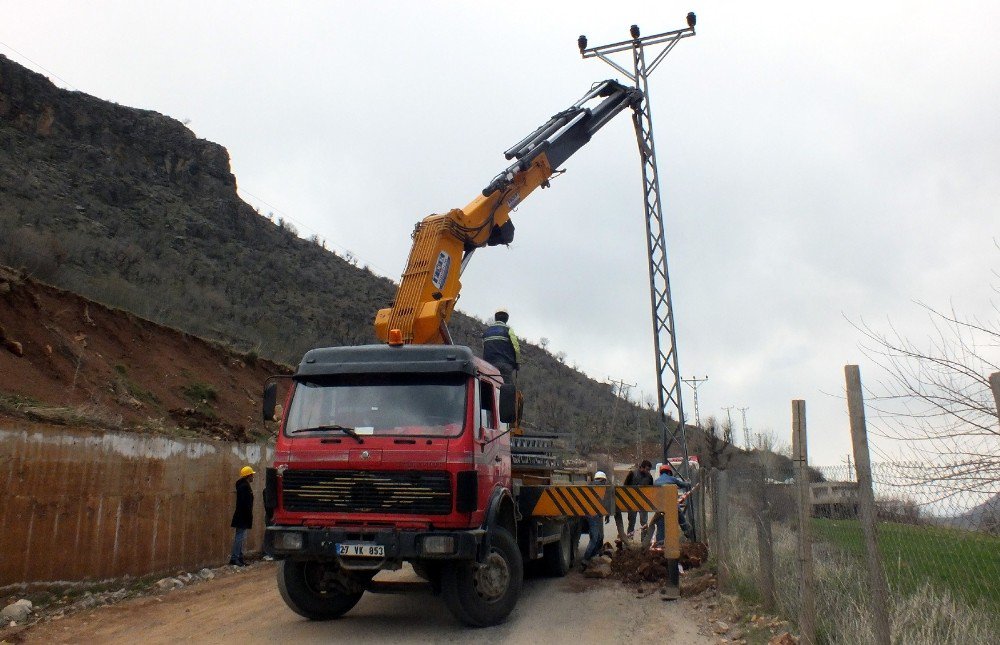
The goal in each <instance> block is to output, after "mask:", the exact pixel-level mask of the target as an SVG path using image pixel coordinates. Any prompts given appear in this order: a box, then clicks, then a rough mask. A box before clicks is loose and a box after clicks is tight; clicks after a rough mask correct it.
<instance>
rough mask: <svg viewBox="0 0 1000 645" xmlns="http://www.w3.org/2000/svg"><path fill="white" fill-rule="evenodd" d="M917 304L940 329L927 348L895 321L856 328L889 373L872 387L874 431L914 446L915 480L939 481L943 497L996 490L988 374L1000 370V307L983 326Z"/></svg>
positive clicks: (998, 439)
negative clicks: (886, 325)
mask: <svg viewBox="0 0 1000 645" xmlns="http://www.w3.org/2000/svg"><path fill="white" fill-rule="evenodd" d="M918 304H919V306H921V307H922V308H923V309H924V310H925V311H926V312H927V314H928V317H929V319H930V321H931V325H932V328H933V333H932V335H930V336H929V337H928V339H927V341H926V343H918V342H916V341H913V340H911V339H910V338H908V337H906V336H905V335H904V334H903V333H902V332H900V331H899V330H898V329H896V328H895V327H894V326H892V325H891V324H890V326H889V331H888V332H883V331H879V330H876V329H875V328H873V327H872V326H870V325H869V324H867V323H865V322H863V321H862V322H861V323H852V324H853V325H854V326H855V328H857V329H858V330H859V331H861V333H862V334H864V336H865V341H863V343H862V346H861V349H862V351H863V352H864V353H865V355H866V356H867V357H868V358H869V359H870V360H871V361H872V362H874V363H876V364H877V365H878V366H879V367H881V368H882V370H883V376H882V377H881V379H880V380H879V381H878V382H877V385H876V386H874V387H868V388H866V389H867V390H868V393H867V395H866V398H867V399H868V404H869V406H870V408H871V409H872V410H873V411H875V412H876V418H875V419H873V420H871V425H872V428H873V433H874V434H877V435H880V436H883V437H887V438H890V439H896V440H900V441H905V442H907V444H908V445H909V446H911V447H912V449H913V450H914V451H915V453H916V457H917V461H916V463H913V464H912V465H911V466H910V468H909V469H908V470H909V471H910V472H909V479H910V480H911V481H913V482H915V483H930V482H934V483H936V484H938V485H940V486H942V487H943V489H944V490H945V493H944V495H954V494H957V493H959V492H970V493H995V492H997V484H998V482H1000V427H998V425H997V409H996V403H995V401H994V399H993V395H992V392H991V390H990V384H989V374H990V373H992V372H996V371H998V370H1000V367H998V363H1000V310H998V309H997V307H996V306H995V305H994V307H993V313H994V314H996V315H995V316H993V319H992V320H987V321H982V320H979V319H977V318H972V317H965V316H961V315H959V314H958V313H956V312H955V311H954V308H951V309H949V310H938V309H935V308H933V307H931V306H929V305H926V304H923V303H918Z"/></svg>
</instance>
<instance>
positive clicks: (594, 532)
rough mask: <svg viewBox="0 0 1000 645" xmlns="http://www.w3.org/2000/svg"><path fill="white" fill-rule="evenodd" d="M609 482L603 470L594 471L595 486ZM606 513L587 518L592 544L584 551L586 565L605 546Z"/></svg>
mask: <svg viewBox="0 0 1000 645" xmlns="http://www.w3.org/2000/svg"><path fill="white" fill-rule="evenodd" d="M607 484H608V476H607V475H605V474H604V471H603V470H598V471H597V472H596V473H594V485H595V486H606V485H607ZM605 519H606V518H605V516H604V515H591V516H590V517H588V518H587V524H588V525H589V528H590V544H588V545H587V550H586V551H584V553H583V564H584V566H586V564H587V562H589V561H590V559H591V558H592V557H594V556H595V555H597V554H598V553H600V552H601V549H602V548H603V547H604V522H605Z"/></svg>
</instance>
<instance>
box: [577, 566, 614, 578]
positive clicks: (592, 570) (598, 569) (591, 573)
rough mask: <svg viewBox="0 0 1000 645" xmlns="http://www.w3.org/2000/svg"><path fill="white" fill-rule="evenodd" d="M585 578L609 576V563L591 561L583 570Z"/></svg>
mask: <svg viewBox="0 0 1000 645" xmlns="http://www.w3.org/2000/svg"><path fill="white" fill-rule="evenodd" d="M583 575H584V577H586V578H610V577H611V565H610V564H606V563H604V562H596V563H591V564H589V565H588V566H587V568H586V569H585V570H584V572H583Z"/></svg>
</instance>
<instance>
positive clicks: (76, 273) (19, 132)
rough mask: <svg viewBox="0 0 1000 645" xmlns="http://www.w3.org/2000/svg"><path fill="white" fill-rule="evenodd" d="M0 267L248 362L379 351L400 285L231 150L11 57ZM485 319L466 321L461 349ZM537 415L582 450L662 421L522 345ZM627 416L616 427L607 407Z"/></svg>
mask: <svg viewBox="0 0 1000 645" xmlns="http://www.w3.org/2000/svg"><path fill="white" fill-rule="evenodd" d="M0 229H2V230H3V231H5V232H6V233H8V234H6V235H4V236H3V238H2V239H0V263H4V264H7V265H10V266H13V267H16V268H18V269H21V270H24V271H25V272H26V273H28V274H30V275H32V276H35V277H36V278H38V279H40V280H43V281H45V282H48V283H50V284H53V285H56V286H58V287H61V288H64V289H67V290H69V291H72V292H75V293H78V294H81V295H83V296H85V297H87V298H91V299H93V300H95V301H98V302H101V303H104V304H106V305H108V306H111V307H116V308H121V309H124V310H126V311H129V312H132V313H134V314H136V315H138V316H141V317H143V318H146V319H149V320H151V321H154V322H157V323H160V324H164V325H167V326H169V327H173V328H176V329H180V330H184V331H185V332H187V333H190V334H194V335H197V336H201V337H204V338H208V339H212V340H214V341H218V342H221V343H224V344H227V345H229V346H232V347H233V348H235V349H236V350H238V351H241V352H252V353H253V354H255V355H259V356H266V357H269V358H272V359H274V360H277V361H280V362H283V363H288V364H294V363H296V362H297V360H298V358H299V356H301V354H302V352H303V351H305V350H306V349H307V348H309V347H314V346H335V345H346V344H357V343H365V342H372V341H374V336H373V332H372V327H371V321H372V319H373V316H374V313H375V312H376V311H377V310H378V309H379V308H381V307H384V306H386V305H387V304H388V303H389V302H390V301H391V300H392V298H393V296H394V293H395V285H394V284H393V283H392V282H391V281H389V280H386V279H384V278H380V277H377V276H375V275H374V274H372V273H370V272H369V271H367V270H364V269H362V268H358V267H356V266H354V265H353V264H352V263H351V262H348V261H347V260H345V259H343V258H341V257H339V256H337V255H336V254H334V253H332V252H330V251H328V250H326V249H325V248H323V246H321V245H320V244H318V243H317V242H316V241H309V240H304V239H301V238H299V237H298V236H297V235H296V233H295V231H294V229H293V228H292V227H291V226H290V225H288V224H286V223H284V222H282V221H280V220H279V221H277V222H274V221H271V220H270V219H268V218H267V217H263V216H261V215H260V214H259V213H257V212H256V211H255V210H254V209H253V208H252V207H250V206H249V205H248V204H246V203H245V202H243V201H242V200H241V199H240V198H239V196H238V194H237V192H236V179H235V177H234V176H233V174H232V173H231V172H230V167H229V155H228V152H227V151H226V149H225V148H223V147H222V146H220V145H218V144H216V143H212V142H210V141H205V140H202V139H198V138H196V137H195V135H194V134H193V133H192V132H191V131H190V130H188V129H187V128H186V127H185V126H184V125H183V124H181V123H180V122H178V121H176V120H174V119H171V118H169V117H166V116H163V115H161V114H158V113H156V112H152V111H148V110H139V109H134V108H129V107H124V106H121V105H117V104H114V103H110V102H107V101H103V100H101V99H98V98H95V97H92V96H89V95H87V94H84V93H81V92H70V91H66V90H62V89H59V88H57V87H55V86H54V85H53V84H52V83H51V82H49V80H48V79H46V78H45V77H44V76H42V75H40V74H36V73H34V72H32V71H30V70H27V69H25V68H23V67H21V66H19V65H17V64H16V63H14V62H12V61H10V60H9V59H7V58H6V57H3V56H0ZM481 329H482V322H481V321H477V320H474V319H472V318H470V317H468V316H465V315H463V314H461V313H458V312H456V314H455V316H454V317H453V318H452V322H451V331H452V334H453V336H454V338H455V340H456V342H458V343H462V344H467V345H470V346H472V347H473V348H474V349H477V350H478V349H479V346H480V343H479V333H480V330H481ZM524 354H525V359H526V360H525V361H524V369H523V370H522V373H521V382H522V384H523V385H524V386H525V388H526V389H527V390H528V392H529V395H528V398H527V403H526V406H527V407H526V413H527V416H528V418H529V419H530V420H533V421H535V422H536V423H538V424H539V425H543V426H545V427H551V428H556V429H560V430H572V431H573V432H574V433H576V434H577V435H578V437H579V439H580V440H581V442H582V443H583V444H584V445H583V446H581V447H583V448H584V449H585V450H592V449H603V450H609V449H610V450H612V451H616V446H617V445H618V444H623V445H625V446H628V445H632V446H634V445H635V438H636V435H637V433H638V434H639V435H640V436H642V438H644V439H647V440H649V441H650V443H653V444H655V442H656V439H657V437H656V432H655V430H654V429H653V427H654V423H653V416H652V415H651V413H650V412H649V411H648V410H642V409H640V408H638V407H636V406H634V405H632V404H630V403H624V402H619V404H617V405H620V406H621V409H616V408H617V405H616V403H615V401H616V399H615V397H614V394H613V392H612V391H611V388H610V387H609V386H608V385H606V384H603V383H598V382H595V381H592V380H590V379H588V378H587V377H586V376H585V375H584V374H582V373H580V372H578V371H577V370H574V369H572V368H571V367H569V366H567V365H565V364H564V363H562V362H561V361H559V360H557V359H556V358H555V357H553V356H552V355H551V354H549V353H548V352H546V351H545V350H543V349H542V348H540V347H537V346H534V345H530V344H525V346H524ZM613 410H614V411H615V415H616V419H617V421H616V422H615V423H614V427H611V425H612V421H613V419H612V411H613Z"/></svg>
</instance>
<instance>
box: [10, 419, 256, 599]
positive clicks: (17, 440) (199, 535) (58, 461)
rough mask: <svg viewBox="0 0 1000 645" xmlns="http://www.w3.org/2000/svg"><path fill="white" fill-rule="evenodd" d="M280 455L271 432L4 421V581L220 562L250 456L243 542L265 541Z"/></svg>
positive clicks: (139, 572)
mask: <svg viewBox="0 0 1000 645" xmlns="http://www.w3.org/2000/svg"><path fill="white" fill-rule="evenodd" d="M273 458H274V452H273V448H272V447H271V446H269V445H264V444H239V443H229V442H223V441H205V440H191V439H171V438H167V437H157V436H152V435H139V434H131V433H124V432H100V431H84V430H69V429H61V428H60V429H54V430H35V429H18V428H17V427H16V426H15V427H13V428H10V427H8V428H0V587H4V586H7V585H11V584H17V583H32V582H46V581H77V580H84V579H106V578H115V577H120V576H124V575H132V576H141V575H146V574H152V573H160V572H173V571H176V570H178V569H183V570H191V569H197V568H200V567H203V566H217V565H219V564H222V563H225V562H226V561H227V560H228V558H229V549H230V546H231V544H232V535H233V530H232V529H231V528H230V527H229V522H230V519H231V518H232V513H233V506H234V503H235V492H234V485H235V482H236V480H237V479H238V478H239V470H240V467H241V466H244V465H247V464H249V465H250V466H252V467H253V469H254V470H256V471H257V472H258V475H257V477H255V478H254V479H255V481H254V483H253V488H254V528H253V530H252V531H251V532H250V534H249V535H248V536H247V545H246V547H245V550H246V551H247V552H253V551H256V550H259V548H260V543H261V539H262V535H263V525H264V521H263V520H264V510H263V507H262V505H261V491H262V487H263V484H264V468H265V465H266V464H269V463H270V462H271V461H272V460H273Z"/></svg>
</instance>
